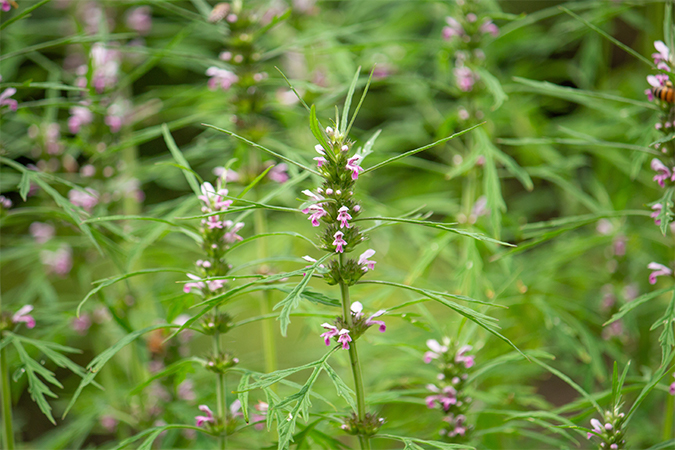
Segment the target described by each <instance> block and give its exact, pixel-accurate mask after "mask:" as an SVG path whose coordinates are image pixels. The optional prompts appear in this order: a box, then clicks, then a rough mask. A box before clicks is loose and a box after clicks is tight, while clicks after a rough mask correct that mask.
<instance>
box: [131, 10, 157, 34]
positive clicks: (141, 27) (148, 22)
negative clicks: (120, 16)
mask: <svg viewBox="0 0 675 450" xmlns="http://www.w3.org/2000/svg"><path fill="white" fill-rule="evenodd" d="M125 22H126V24H127V26H128V27H129V28H131V29H132V30H134V31H137V32H138V33H139V34H148V33H149V32H150V30H151V29H152V10H151V9H150V7H149V6H139V7H138V8H132V9H130V10H129V11H127V15H126V20H125Z"/></svg>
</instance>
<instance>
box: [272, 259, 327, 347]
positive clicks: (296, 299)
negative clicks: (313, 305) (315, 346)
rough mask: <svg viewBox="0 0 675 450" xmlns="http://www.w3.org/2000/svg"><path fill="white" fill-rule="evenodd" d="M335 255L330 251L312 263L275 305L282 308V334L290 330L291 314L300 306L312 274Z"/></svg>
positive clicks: (280, 318) (275, 307)
mask: <svg viewBox="0 0 675 450" xmlns="http://www.w3.org/2000/svg"><path fill="white" fill-rule="evenodd" d="M331 256H333V255H332V254H331V253H328V254H327V255H325V256H323V257H322V258H321V259H319V260H318V261H317V262H315V263H314V264H312V265H311V266H310V267H307V268H306V269H307V270H306V274H305V276H304V277H303V278H302V280H301V281H300V283H298V285H297V286H295V288H294V289H293V290H292V291H291V293H290V294H288V296H287V297H286V298H285V299H283V300H282V301H280V302H279V303H277V304H276V305H274V309H275V310H277V309H279V308H282V309H281V314H279V319H278V320H279V322H280V325H281V335H282V336H284V337H285V336H286V331H287V330H288V325H289V324H290V323H291V318H290V314H291V311H292V310H294V309H295V308H297V307H298V305H299V304H300V300H301V299H302V295H301V294H302V292H303V291H304V290H305V288H306V287H307V283H309V280H311V279H312V275H313V274H314V272H315V271H316V270H317V269H318V267H319V264H321V263H323V262H324V261H325V260H327V259H328V258H330V257H331Z"/></svg>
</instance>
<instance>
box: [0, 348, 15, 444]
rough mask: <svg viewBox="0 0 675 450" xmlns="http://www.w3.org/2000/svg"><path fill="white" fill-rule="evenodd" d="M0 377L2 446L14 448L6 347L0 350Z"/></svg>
mask: <svg viewBox="0 0 675 450" xmlns="http://www.w3.org/2000/svg"><path fill="white" fill-rule="evenodd" d="M0 377H2V423H3V425H4V426H3V430H4V433H3V434H2V444H3V445H2V448H4V449H7V450H13V449H14V429H13V426H12V392H11V390H10V386H9V368H8V367H7V348H6V347H5V348H3V349H2V350H0Z"/></svg>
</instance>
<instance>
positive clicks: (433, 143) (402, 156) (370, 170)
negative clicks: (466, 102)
mask: <svg viewBox="0 0 675 450" xmlns="http://www.w3.org/2000/svg"><path fill="white" fill-rule="evenodd" d="M484 123H485V122H482V123H479V124H478V125H474V126H472V127H470V128H467V129H466V130H462V131H460V132H458V133H455V134H453V135H451V136H448V137H444V138H443V139H439V140H438V141H436V142H432V143H431V144H427V145H424V146H422V147H419V148H416V149H414V150H409V151H407V152H404V153H401V154H400V155H396V156H393V157H391V158H389V159H387V160H385V161H382V162H381V163H378V164H375V165H374V166H370V167H368V168H367V169H365V170H364V171H363V173H368V172H372V171H373V170H377V169H379V168H380V167H384V166H386V165H388V164H391V163H393V162H395V161H398V160H399V159H403V158H406V157H408V156H411V155H414V154H416V153H419V152H423V151H424V150H428V149H430V148H432V147H435V146H437V145H440V144H443V143H444V142H447V141H449V140H450V139H454V138H456V137H459V136H461V135H463V134H465V133H468V132H469V131H471V130H473V129H474V128H478V127H480V126H482V125H483V124H484Z"/></svg>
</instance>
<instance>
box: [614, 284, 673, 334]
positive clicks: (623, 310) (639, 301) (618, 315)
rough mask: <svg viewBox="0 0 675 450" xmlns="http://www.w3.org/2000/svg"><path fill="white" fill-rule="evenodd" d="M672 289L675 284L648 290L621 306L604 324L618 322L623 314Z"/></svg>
mask: <svg viewBox="0 0 675 450" xmlns="http://www.w3.org/2000/svg"><path fill="white" fill-rule="evenodd" d="M672 290H675V286H671V287H669V288H664V289H659V290H657V291H653V292H648V293H646V294H643V295H641V296H639V297H638V298H636V299H635V300H633V301H631V302H629V303H626V304H625V305H623V306H622V307H621V309H620V310H619V311H618V312H616V313H615V314H614V315H613V316H612V317H611V318H610V319H609V320H608V321H607V322H605V323H603V324H602V326H603V327H606V326H607V325H609V324H610V323H613V322H616V321H617V320H619V319H621V318H622V317H623V316H625V315H626V314H628V313H629V312H631V311H632V310H634V309H635V308H637V307H638V306H640V305H642V304H643V303H646V302H648V301H649V300H652V299H654V298H656V297H659V296H660V295H661V294H665V293H666V292H670V291H672Z"/></svg>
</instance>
